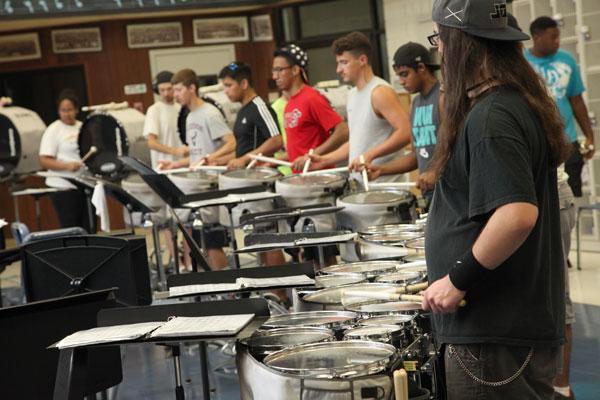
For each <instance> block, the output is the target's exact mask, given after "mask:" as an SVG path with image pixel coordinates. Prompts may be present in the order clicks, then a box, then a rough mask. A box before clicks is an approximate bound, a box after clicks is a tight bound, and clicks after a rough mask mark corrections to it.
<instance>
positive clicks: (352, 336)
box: [344, 325, 402, 343]
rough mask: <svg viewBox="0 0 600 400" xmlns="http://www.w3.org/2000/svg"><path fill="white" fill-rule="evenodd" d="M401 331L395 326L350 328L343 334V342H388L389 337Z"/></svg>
mask: <svg viewBox="0 0 600 400" xmlns="http://www.w3.org/2000/svg"><path fill="white" fill-rule="evenodd" d="M401 330H402V328H401V327H399V326H397V325H373V326H361V327H358V328H351V329H348V330H347V331H345V332H344V340H371V341H374V342H383V343H388V342H390V339H391V336H392V335H393V334H395V333H397V332H400V331H401Z"/></svg>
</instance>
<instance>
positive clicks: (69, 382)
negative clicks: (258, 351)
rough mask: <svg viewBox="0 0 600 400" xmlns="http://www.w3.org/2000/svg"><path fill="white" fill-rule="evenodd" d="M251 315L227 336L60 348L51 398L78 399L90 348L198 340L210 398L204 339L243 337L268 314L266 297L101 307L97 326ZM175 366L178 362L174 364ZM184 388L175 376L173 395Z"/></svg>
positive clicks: (204, 383)
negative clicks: (176, 318)
mask: <svg viewBox="0 0 600 400" xmlns="http://www.w3.org/2000/svg"><path fill="white" fill-rule="evenodd" d="M232 314H254V316H255V317H254V319H253V320H252V321H251V322H250V323H249V324H248V325H246V327H245V328H243V329H242V330H241V331H240V332H239V333H238V334H237V335H229V336H218V337H217V336H197V337H181V338H176V337H174V338H148V339H140V340H133V341H127V342H119V343H112V344H107V345H95V346H88V347H77V348H70V349H62V350H60V361H59V367H58V372H57V375H56V385H55V387H56V388H57V390H55V392H54V400H71V399H81V397H82V392H81V388H82V385H81V381H82V378H84V377H86V376H88V375H89V371H87V369H86V365H85V363H84V361H85V360H86V358H87V354H88V352H89V351H90V350H91V349H92V348H96V347H106V346H115V345H116V344H131V343H157V344H167V345H169V346H175V347H177V346H179V343H181V342H182V341H185V342H199V343H200V360H201V363H202V389H203V395H204V399H205V400H210V385H209V382H208V362H207V359H206V341H212V340H215V339H241V338H246V337H248V336H250V335H252V333H253V332H254V331H255V330H256V329H258V327H260V326H261V325H262V324H263V323H264V322H265V321H266V320H267V319H268V317H269V315H270V313H269V306H268V304H267V302H266V300H265V299H240V300H223V301H211V302H206V303H178V304H169V305H160V306H149V307H128V308H116V309H112V310H102V311H101V312H99V313H98V326H111V325H120V324H135V323H141V322H153V321H166V320H167V319H168V318H169V317H171V316H182V317H203V316H211V315H232ZM176 363H177V361H176ZM175 367H176V369H177V365H176V366H175ZM183 395H184V393H183V387H182V386H181V379H180V377H179V378H178V381H177V387H176V390H175V396H176V399H177V400H180V399H183V398H184V397H183Z"/></svg>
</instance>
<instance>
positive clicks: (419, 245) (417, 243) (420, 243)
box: [405, 238, 425, 250]
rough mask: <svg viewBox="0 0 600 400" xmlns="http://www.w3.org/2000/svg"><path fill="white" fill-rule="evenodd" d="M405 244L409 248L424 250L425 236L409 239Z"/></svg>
mask: <svg viewBox="0 0 600 400" xmlns="http://www.w3.org/2000/svg"><path fill="white" fill-rule="evenodd" d="M405 245H406V247H408V248H409V249H416V250H425V238H419V239H414V240H409V241H407V242H406V244H405Z"/></svg>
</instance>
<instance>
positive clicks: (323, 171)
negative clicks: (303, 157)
mask: <svg viewBox="0 0 600 400" xmlns="http://www.w3.org/2000/svg"><path fill="white" fill-rule="evenodd" d="M334 172H348V167H339V168H329V169H317V170H315V171H308V172H307V173H306V174H304V176H310V175H320V174H332V173H334Z"/></svg>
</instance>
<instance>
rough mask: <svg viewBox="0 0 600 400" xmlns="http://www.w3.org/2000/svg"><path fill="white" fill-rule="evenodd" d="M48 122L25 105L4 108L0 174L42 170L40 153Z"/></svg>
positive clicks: (0, 123) (0, 110) (1, 112)
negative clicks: (45, 122)
mask: <svg viewBox="0 0 600 400" xmlns="http://www.w3.org/2000/svg"><path fill="white" fill-rule="evenodd" d="M45 130H46V124H44V122H43V121H42V119H41V118H40V116H39V115H37V114H36V113H35V112H33V111H31V110H28V109H26V108H22V107H0V177H6V176H8V175H10V174H11V173H21V174H26V173H30V172H34V171H37V170H39V169H40V162H39V157H38V153H39V150H40V142H41V140H42V135H43V134H44V131H45Z"/></svg>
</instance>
